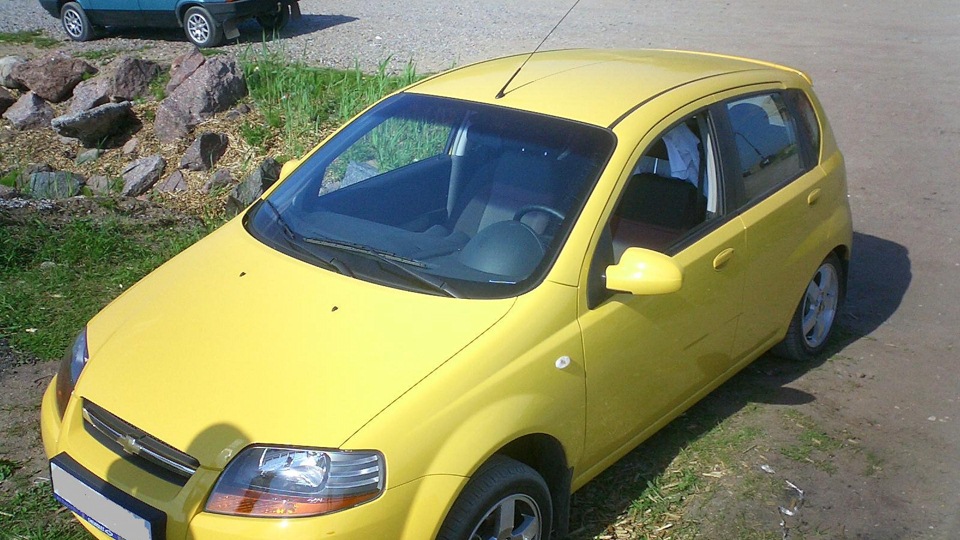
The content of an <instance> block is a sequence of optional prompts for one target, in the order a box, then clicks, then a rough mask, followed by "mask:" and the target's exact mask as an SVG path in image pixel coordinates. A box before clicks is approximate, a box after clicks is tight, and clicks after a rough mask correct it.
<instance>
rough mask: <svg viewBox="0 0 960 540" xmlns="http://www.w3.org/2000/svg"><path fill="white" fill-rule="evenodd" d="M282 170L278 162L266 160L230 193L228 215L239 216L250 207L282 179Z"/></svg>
mask: <svg viewBox="0 0 960 540" xmlns="http://www.w3.org/2000/svg"><path fill="white" fill-rule="evenodd" d="M280 169H281V166H280V163H278V162H277V160H275V159H273V158H267V159H265V160H264V161H263V163H261V164H260V166H259V167H257V170H255V171H253V172H252V173H250V176H247V177H246V178H245V179H244V180H243V182H240V183H239V184H237V186H236V187H234V188H233V189H232V190H231V191H230V195H229V196H227V206H226V211H227V213H228V214H237V213H239V212H240V211H241V210H243V209H244V208H246V207H248V206H250V205H251V204H252V203H253V201H255V200H257V199H258V198H259V197H260V196H261V195H263V192H264V191H266V190H267V189H269V188H270V186H272V185H273V184H274V183H275V182H276V181H277V180H278V179H279V178H280Z"/></svg>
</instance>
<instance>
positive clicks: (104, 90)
mask: <svg viewBox="0 0 960 540" xmlns="http://www.w3.org/2000/svg"><path fill="white" fill-rule="evenodd" d="M110 96H111V92H110V81H109V80H108V79H105V78H103V77H94V78H92V79H87V80H86V81H83V82H81V83H80V84H78V85H77V86H76V87H75V88H74V89H73V100H71V101H70V112H72V113H78V112H83V111H89V110H90V109H92V108H94V107H99V106H100V105H105V104H107V103H110Z"/></svg>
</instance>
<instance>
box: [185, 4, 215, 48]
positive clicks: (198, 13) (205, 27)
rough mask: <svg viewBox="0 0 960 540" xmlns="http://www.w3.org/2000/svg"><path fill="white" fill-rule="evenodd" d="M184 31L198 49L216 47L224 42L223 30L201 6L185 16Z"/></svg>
mask: <svg viewBox="0 0 960 540" xmlns="http://www.w3.org/2000/svg"><path fill="white" fill-rule="evenodd" d="M183 31H184V32H185V33H186V34H187V39H189V40H190V41H192V42H193V44H194V45H196V46H197V47H202V48H205V47H216V46H217V45H219V44H220V42H222V41H223V28H221V27H220V24H219V23H217V21H216V20H215V19H214V18H213V16H212V15H210V12H209V11H207V10H206V9H205V8H202V7H200V6H194V7H192V8H190V9H188V10H187V12H186V13H185V14H184V15H183Z"/></svg>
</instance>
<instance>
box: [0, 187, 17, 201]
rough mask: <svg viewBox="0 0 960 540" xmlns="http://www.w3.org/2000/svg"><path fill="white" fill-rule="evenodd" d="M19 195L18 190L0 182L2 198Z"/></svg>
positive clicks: (0, 195) (0, 197)
mask: <svg viewBox="0 0 960 540" xmlns="http://www.w3.org/2000/svg"><path fill="white" fill-rule="evenodd" d="M16 196H17V190H16V189H15V188H12V187H10V186H5V185H3V184H0V199H12V198H14V197H16Z"/></svg>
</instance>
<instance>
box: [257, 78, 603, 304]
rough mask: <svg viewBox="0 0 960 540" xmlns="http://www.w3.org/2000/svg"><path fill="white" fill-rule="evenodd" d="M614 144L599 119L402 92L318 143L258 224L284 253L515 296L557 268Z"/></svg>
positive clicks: (430, 288) (393, 279)
mask: <svg viewBox="0 0 960 540" xmlns="http://www.w3.org/2000/svg"><path fill="white" fill-rule="evenodd" d="M613 145H614V136H613V134H612V133H611V132H609V131H608V130H604V129H601V128H598V127H594V126H588V125H584V124H580V123H576V122H571V121H567V120H562V119H558V118H553V117H547V116H542V115H537V114H533V113H529V112H523V111H516V110H512V109H505V108H501V107H494V106H490V105H482V104H477V103H469V102H462V101H457V100H452V99H445V98H437V97H430V96H422V95H417V94H399V95H397V96H394V97H392V98H390V99H387V100H385V101H383V102H381V103H380V104H379V105H377V106H376V107H374V108H373V109H371V110H370V111H368V112H367V113H365V114H364V115H362V116H361V117H359V118H357V119H356V120H354V121H353V122H352V123H351V124H350V125H348V126H347V127H346V128H344V129H343V130H342V131H341V132H340V133H339V134H337V135H336V136H335V137H334V138H332V139H331V140H330V141H328V142H327V143H326V144H325V145H324V146H323V147H321V148H320V149H319V150H317V151H316V152H315V153H313V154H312V155H311V156H310V157H309V158H308V159H307V160H306V161H305V162H304V163H303V164H301V165H300V166H299V167H298V168H297V169H296V171H294V172H293V174H291V175H290V177H289V178H287V179H286V180H285V181H284V182H283V184H282V185H280V186H279V187H278V188H277V189H276V191H274V192H273V193H272V194H271V195H270V196H269V198H268V199H266V200H265V202H261V203H258V204H257V205H256V206H255V207H254V208H253V209H251V211H250V212H249V213H248V214H247V217H246V221H245V223H246V227H247V229H248V230H249V231H250V232H251V233H252V234H253V235H254V236H255V237H256V238H258V239H259V240H260V241H262V242H264V243H266V244H267V245H269V246H271V247H273V248H275V249H278V250H280V251H283V252H285V253H288V254H290V255H292V256H294V257H297V258H300V259H302V260H304V261H307V262H310V263H312V264H316V265H317V266H321V267H324V268H327V269H329V270H331V271H335V272H340V273H343V274H346V275H349V276H353V277H356V278H358V279H364V280H367V281H373V282H376V283H380V284H384V285H388V286H391V287H397V288H402V289H406V290H413V291H418V292H425V293H429V294H439V295H447V296H456V297H469V298H502V297H508V296H514V295H517V294H520V293H522V292H525V291H526V290H528V289H529V288H530V287H532V286H533V285H535V284H536V283H538V282H539V281H540V280H541V279H542V278H543V276H544V275H545V274H546V272H547V270H548V269H549V267H550V265H551V264H552V262H553V260H555V258H556V255H557V253H558V251H559V249H560V246H561V245H562V243H563V240H564V239H565V238H566V235H567V234H568V233H569V230H570V228H571V227H572V224H573V221H574V220H575V219H576V217H577V214H578V213H579V212H580V209H581V207H582V206H583V203H584V201H585V200H586V197H587V195H588V194H589V191H590V190H591V189H592V187H593V185H594V183H595V181H596V179H597V177H598V176H599V174H600V172H601V171H602V169H603V166H604V165H605V164H606V161H607V159H608V158H609V156H610V153H611V152H612V149H613Z"/></svg>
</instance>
